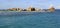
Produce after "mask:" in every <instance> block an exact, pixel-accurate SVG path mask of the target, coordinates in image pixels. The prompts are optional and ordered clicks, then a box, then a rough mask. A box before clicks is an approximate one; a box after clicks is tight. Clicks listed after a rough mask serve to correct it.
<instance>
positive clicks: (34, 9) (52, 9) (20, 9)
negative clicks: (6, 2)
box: [0, 6, 55, 12]
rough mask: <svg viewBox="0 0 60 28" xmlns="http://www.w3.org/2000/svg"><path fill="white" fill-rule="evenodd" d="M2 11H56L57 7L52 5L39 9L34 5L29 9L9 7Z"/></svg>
mask: <svg viewBox="0 0 60 28" xmlns="http://www.w3.org/2000/svg"><path fill="white" fill-rule="evenodd" d="M0 11H17V12H54V11H55V8H54V7H53V6H52V7H50V8H48V9H38V8H34V7H28V8H27V9H22V8H9V9H6V10H0Z"/></svg>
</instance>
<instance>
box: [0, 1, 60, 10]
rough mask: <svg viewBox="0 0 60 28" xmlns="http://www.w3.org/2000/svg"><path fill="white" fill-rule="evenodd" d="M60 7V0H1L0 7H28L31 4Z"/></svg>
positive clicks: (33, 5)
mask: <svg viewBox="0 0 60 28" xmlns="http://www.w3.org/2000/svg"><path fill="white" fill-rule="evenodd" d="M51 4H52V5H53V6H54V7H55V8H57V9H59V8H60V0H0V9H7V8H27V7H29V6H32V7H36V8H44V9H45V8H49V6H50V5H51Z"/></svg>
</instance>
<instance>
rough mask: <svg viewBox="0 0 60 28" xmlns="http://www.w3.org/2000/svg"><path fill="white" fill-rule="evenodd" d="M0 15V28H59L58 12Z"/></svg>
mask: <svg viewBox="0 0 60 28" xmlns="http://www.w3.org/2000/svg"><path fill="white" fill-rule="evenodd" d="M3 14H4V13H2V15H0V28H60V10H57V11H55V12H52V13H50V12H40V13H37V12H35V13H32V14H31V13H30V14H29V13H28V14H27V13H26V14H20V15H19V14H13V15H9V14H10V13H9V14H8V15H3Z"/></svg>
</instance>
